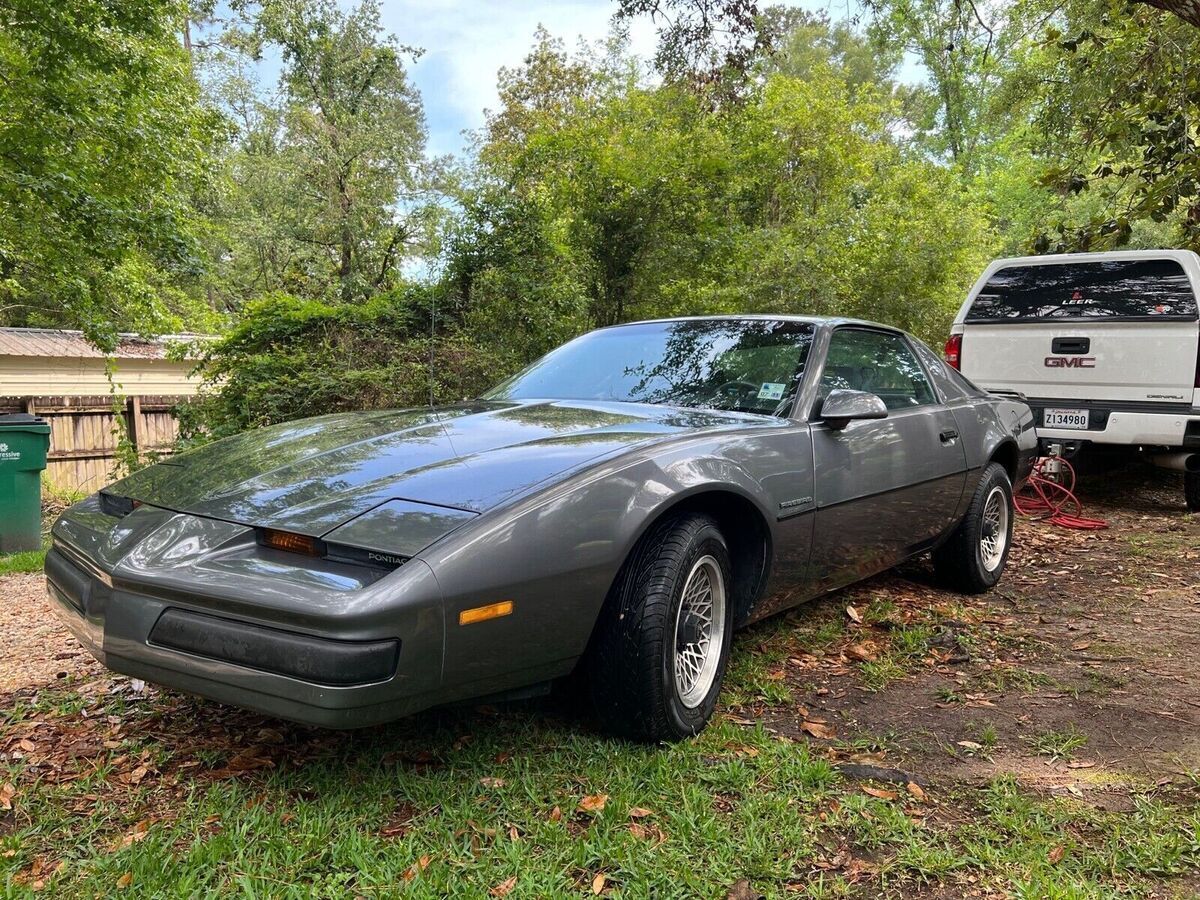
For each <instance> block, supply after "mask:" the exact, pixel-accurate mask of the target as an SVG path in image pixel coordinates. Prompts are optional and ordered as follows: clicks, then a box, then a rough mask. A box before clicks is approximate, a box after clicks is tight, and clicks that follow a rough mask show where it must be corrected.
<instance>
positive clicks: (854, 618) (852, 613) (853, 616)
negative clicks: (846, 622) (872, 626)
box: [846, 606, 862, 625]
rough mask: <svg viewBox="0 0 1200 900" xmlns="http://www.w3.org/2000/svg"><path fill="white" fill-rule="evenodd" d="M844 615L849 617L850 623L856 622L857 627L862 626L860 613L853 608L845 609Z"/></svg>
mask: <svg viewBox="0 0 1200 900" xmlns="http://www.w3.org/2000/svg"><path fill="white" fill-rule="evenodd" d="M846 615H848V616H849V617H850V621H851V622H856V623H857V624H859V625H861V624H862V613H860V612H859V611H858V610H857V609H855V608H854V607H853V606H847V607H846Z"/></svg>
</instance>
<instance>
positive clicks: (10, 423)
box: [0, 413, 50, 553]
mask: <svg viewBox="0 0 1200 900" xmlns="http://www.w3.org/2000/svg"><path fill="white" fill-rule="evenodd" d="M49 449H50V424H49V423H48V422H47V421H46V420H45V419H39V418H38V417H37V416H31V415H29V414H28V413H14V414H12V415H7V416H0V553H16V552H17V551H19V550H39V549H41V546H42V470H43V469H44V468H46V451H47V450H49Z"/></svg>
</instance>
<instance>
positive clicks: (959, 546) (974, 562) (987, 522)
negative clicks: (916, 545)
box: [933, 463, 1013, 594]
mask: <svg viewBox="0 0 1200 900" xmlns="http://www.w3.org/2000/svg"><path fill="white" fill-rule="evenodd" d="M1012 528H1013V493H1012V483H1011V482H1010V481H1009V479H1008V472H1006V471H1005V470H1004V467H1003V466H1001V465H1000V464H999V463H991V464H989V465H988V467H987V468H986V469H984V470H983V476H982V477H981V478H980V479H979V485H978V487H976V488H975V494H974V496H972V498H971V503H970V505H969V506H968V507H967V514H966V515H965V516H963V520H962V522H960V523H959V525H958V527H957V528H956V529H955V530H954V533H953V534H951V535H950V539H949V540H947V541H946V542H945V543H944V544H942V546H940V547H938V548H937V549H936V550H934V551H933V566H934V569H935V570H936V571H937V574H938V577H940V578H941V579H942V580H943V581H944V582H945V583H946V584H947V585H948V586H950V587H952V588H954V589H955V590H958V591H961V592H962V593H964V594H981V593H983V592H984V591H987V590H990V589H991V588H993V587H995V586H996V583H997V582H998V581H999V580H1000V576H1001V575H1002V574H1003V573H1004V566H1005V564H1006V563H1007V562H1008V550H1009V547H1010V546H1011V545H1012Z"/></svg>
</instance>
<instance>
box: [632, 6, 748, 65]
mask: <svg viewBox="0 0 1200 900" xmlns="http://www.w3.org/2000/svg"><path fill="white" fill-rule="evenodd" d="M617 4H618V8H617V19H618V21H619V20H623V19H631V18H634V17H636V16H649V17H650V19H651V20H652V21H653V22H654V24H655V25H656V26H657V28H658V49H657V51H656V52H655V55H654V64H655V66H656V68H657V69H658V70H659V71H660V72H662V73H663V75H665V76H666V77H667V79H668V80H670V81H676V82H685V83H689V84H691V85H693V86H707V85H713V84H717V85H722V84H724V85H729V84H731V83H732V84H734V85H737V84H739V83H740V82H742V81H743V80H744V79H745V77H746V75H747V73H749V71H750V70H751V68H752V67H753V64H754V62H755V61H756V60H757V59H758V58H759V57H760V56H761V55H762V54H763V53H764V52H766V51H767V50H769V44H768V36H769V33H768V32H765V31H762V30H760V29H759V27H758V24H759V23H758V19H759V7H758V3H757V2H756V0H617Z"/></svg>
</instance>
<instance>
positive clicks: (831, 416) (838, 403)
mask: <svg viewBox="0 0 1200 900" xmlns="http://www.w3.org/2000/svg"><path fill="white" fill-rule="evenodd" d="M887 414H888V410H887V406H885V405H884V402H883V401H882V400H880V399H879V397H877V396H876V395H875V394H870V393H867V392H866V391H848V390H845V389H838V390H836V391H831V392H830V394H829V396H828V397H826V398H825V402H824V403H822V404H821V418H822V419H823V420H824V421H825V424H826V425H828V426H829V427H830V428H832V429H833V430H834V431H840V430H841V429H843V428H845V427H846V426H847V425H849V424H850V423H851V422H853V421H854V420H855V419H886V418H887Z"/></svg>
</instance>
